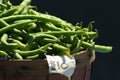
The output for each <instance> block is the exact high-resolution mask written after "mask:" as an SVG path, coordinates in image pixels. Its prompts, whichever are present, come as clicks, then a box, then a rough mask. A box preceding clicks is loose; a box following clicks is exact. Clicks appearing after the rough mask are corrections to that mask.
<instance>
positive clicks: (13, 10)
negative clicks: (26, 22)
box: [0, 7, 18, 18]
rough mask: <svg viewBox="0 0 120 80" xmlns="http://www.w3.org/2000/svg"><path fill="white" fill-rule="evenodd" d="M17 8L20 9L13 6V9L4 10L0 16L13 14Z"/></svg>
mask: <svg viewBox="0 0 120 80" xmlns="http://www.w3.org/2000/svg"><path fill="white" fill-rule="evenodd" d="M17 9H18V8H17V7H14V8H11V9H9V10H7V11H4V12H2V13H1V14H0V18H2V17H7V16H10V15H13V14H14V12H15V11H16V10H17Z"/></svg>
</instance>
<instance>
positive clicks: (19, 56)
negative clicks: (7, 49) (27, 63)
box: [13, 52, 23, 60]
mask: <svg viewBox="0 0 120 80" xmlns="http://www.w3.org/2000/svg"><path fill="white" fill-rule="evenodd" d="M13 57H14V59H18V60H23V57H22V56H21V55H20V54H19V53H16V52H14V53H13Z"/></svg>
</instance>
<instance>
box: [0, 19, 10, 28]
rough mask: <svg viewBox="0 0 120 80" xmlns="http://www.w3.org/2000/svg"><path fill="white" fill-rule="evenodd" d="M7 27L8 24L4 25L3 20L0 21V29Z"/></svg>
mask: <svg viewBox="0 0 120 80" xmlns="http://www.w3.org/2000/svg"><path fill="white" fill-rule="evenodd" d="M8 25H9V24H8V23H6V22H5V21H4V20H2V19H0V27H6V26H8Z"/></svg>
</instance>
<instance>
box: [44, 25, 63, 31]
mask: <svg viewBox="0 0 120 80" xmlns="http://www.w3.org/2000/svg"><path fill="white" fill-rule="evenodd" d="M44 27H46V29H48V30H50V31H65V30H64V29H62V28H58V27H56V26H55V25H54V24H52V23H45V26H44Z"/></svg>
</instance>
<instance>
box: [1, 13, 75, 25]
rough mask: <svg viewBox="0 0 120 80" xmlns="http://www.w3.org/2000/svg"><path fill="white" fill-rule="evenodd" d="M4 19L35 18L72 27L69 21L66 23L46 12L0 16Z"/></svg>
mask: <svg viewBox="0 0 120 80" xmlns="http://www.w3.org/2000/svg"><path fill="white" fill-rule="evenodd" d="M2 19H3V20H5V21H14V20H20V19H37V20H39V21H42V22H51V23H53V24H54V25H56V26H67V27H68V26H69V27H72V26H73V25H72V24H71V23H68V22H66V21H64V20H62V19H60V18H58V17H55V16H52V15H46V14H40V15H16V16H9V17H4V18H2Z"/></svg>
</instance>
